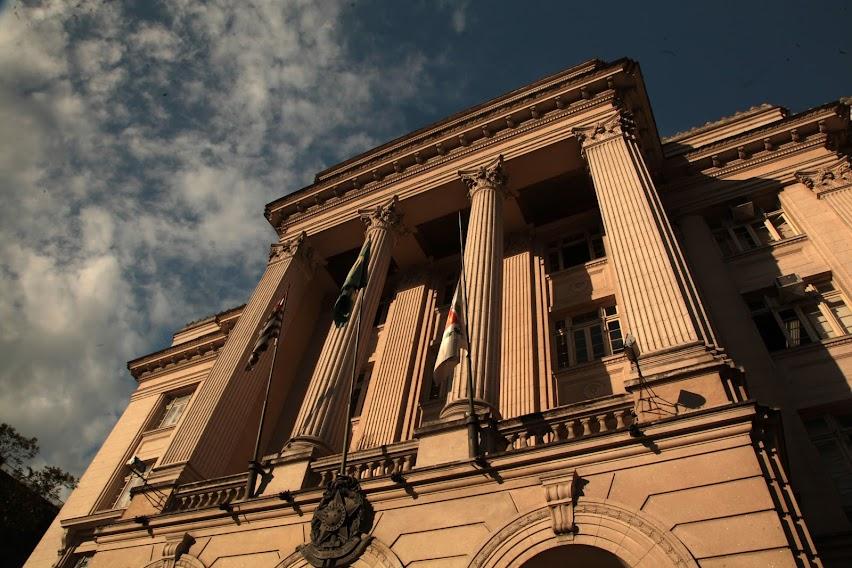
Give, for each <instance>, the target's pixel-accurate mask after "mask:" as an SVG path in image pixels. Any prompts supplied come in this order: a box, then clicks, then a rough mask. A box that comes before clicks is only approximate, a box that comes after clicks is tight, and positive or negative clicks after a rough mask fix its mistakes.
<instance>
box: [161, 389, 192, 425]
mask: <svg viewBox="0 0 852 568" xmlns="http://www.w3.org/2000/svg"><path fill="white" fill-rule="evenodd" d="M190 398H192V393H191V392H190V393H186V394H181V395H177V396H171V397H169V398H168V399H167V401H166V407H165V410H164V411H163V417H162V418H161V419H160V423H159V424H158V425H157V428H167V427H169V426H174V425H175V424H177V421H178V420H180V417H181V416H182V415H183V411H184V410H185V409H186V405H187V404H189V399H190Z"/></svg>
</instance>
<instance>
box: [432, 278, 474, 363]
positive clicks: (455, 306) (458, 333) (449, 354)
mask: <svg viewBox="0 0 852 568" xmlns="http://www.w3.org/2000/svg"><path fill="white" fill-rule="evenodd" d="M461 286H462V282H461V280H459V283H458V284H456V291H455V292H454V293H453V303H452V304H450V310H449V311H448V312H447V323H446V324H445V325H444V334H443V335H442V336H441V346H440V347H439V348H438V357H437V358H436V359H435V372H434V377H435V378H436V379H439V380H441V379H444V378H445V377H446V376H448V375H449V374H450V372H451V371H450V369H451V368H452V367H453V365H455V364H457V363H458V362H459V359H460V350H461V348H462V347H467V336H466V334H465V324H464V314H465V313H466V312H467V310H466V309H465V305H464V294H463V293H462V289H461Z"/></svg>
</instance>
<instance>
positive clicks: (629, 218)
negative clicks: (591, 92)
mask: <svg viewBox="0 0 852 568" xmlns="http://www.w3.org/2000/svg"><path fill="white" fill-rule="evenodd" d="M632 126H633V125H632V123H631V121H630V120H629V118H628V117H627V116H626V115H625V114H624V113H622V112H618V111H616V112H614V113H613V115H612V116H610V117H608V118H607V119H605V120H603V121H601V122H599V123H597V124H595V125H592V126H587V127H582V128H575V129H574V134H575V136H576V137H577V138H578V140H579V141H580V143H581V145H582V148H583V154H584V156H585V158H586V160H587V162H588V165H589V170H590V171H591V176H592V181H593V182H594V186H595V192H596V194H597V198H598V205H599V207H600V210H601V217H602V218H603V222H604V226H605V228H606V233H607V237H608V243H609V245H610V249H609V250H608V251H607V255H608V256H609V258H610V261H611V262H612V265H613V267H614V269H615V273H616V275H617V277H618V289H619V293H620V299H621V302H622V303H623V304H624V305H623V306H619V307H618V309H619V312H621V313H622V314H624V315H625V317H626V320H627V321H626V323H627V325H626V326H625V327H626V329H627V331H630V332H631V333H633V335H634V336H635V337H636V339H637V340H638V342H639V347H640V349H641V351H642V353H643V354H647V353H653V352H657V351H662V350H668V349H672V348H675V347H677V346H680V345H686V344H690V343H696V342H705V343H708V344H712V343H715V341H714V339H713V336H712V332H711V330H710V326H709V324H708V323H707V317H706V315H705V314H704V310H703V307H702V306H701V304H700V302H699V300H698V295H697V293H696V291H695V287H694V285H693V282H692V279H691V276H690V275H689V272H688V270H687V268H686V264H685V262H684V260H683V256H682V254H681V251H680V247H679V246H678V244H677V241H676V240H675V238H674V233H673V231H672V228H671V225H670V224H669V220H668V217H667V215H666V212H665V210H664V209H663V205H662V203H661V201H660V197H659V195H658V194H657V189H656V188H655V187H654V183H653V182H652V181H651V176H650V174H649V173H648V168H647V167H646V165H645V162H644V160H643V159H642V155H641V153H640V152H639V148H638V145H637V143H636V140H635V138H634V137H633V133H632Z"/></svg>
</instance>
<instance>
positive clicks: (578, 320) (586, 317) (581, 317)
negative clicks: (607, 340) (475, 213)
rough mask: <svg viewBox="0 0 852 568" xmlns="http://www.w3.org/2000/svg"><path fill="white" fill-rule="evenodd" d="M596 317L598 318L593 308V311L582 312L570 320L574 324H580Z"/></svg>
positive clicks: (595, 319) (594, 319)
mask: <svg viewBox="0 0 852 568" xmlns="http://www.w3.org/2000/svg"><path fill="white" fill-rule="evenodd" d="M598 319H600V316H599V315H598V311H597V310H595V311H593V312H586V313H584V314H577V315H576V316H574V317H572V318H571V321H572V322H573V323H574V325H581V324H584V323H589V322H592V321H597V320H598Z"/></svg>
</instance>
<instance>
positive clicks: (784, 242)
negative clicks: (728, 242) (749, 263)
mask: <svg viewBox="0 0 852 568" xmlns="http://www.w3.org/2000/svg"><path fill="white" fill-rule="evenodd" d="M806 240H808V236H807V235H805V234H804V233H803V234H801V235H796V236H794V237H788V238H786V239H781V240H780V241H774V242H771V243H769V244H767V245H761V246H759V247H755V248H753V249H749V250H747V251H743V252H738V253H737V254H732V255H731V256H726V257H725V262H733V261H735V260H739V259H741V258H746V257H749V256H753V255H758V254H761V253H764V252H768V251H772V250H775V249H780V248H784V247H787V246H790V245H794V244H796V243H800V242H803V241H806Z"/></svg>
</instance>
